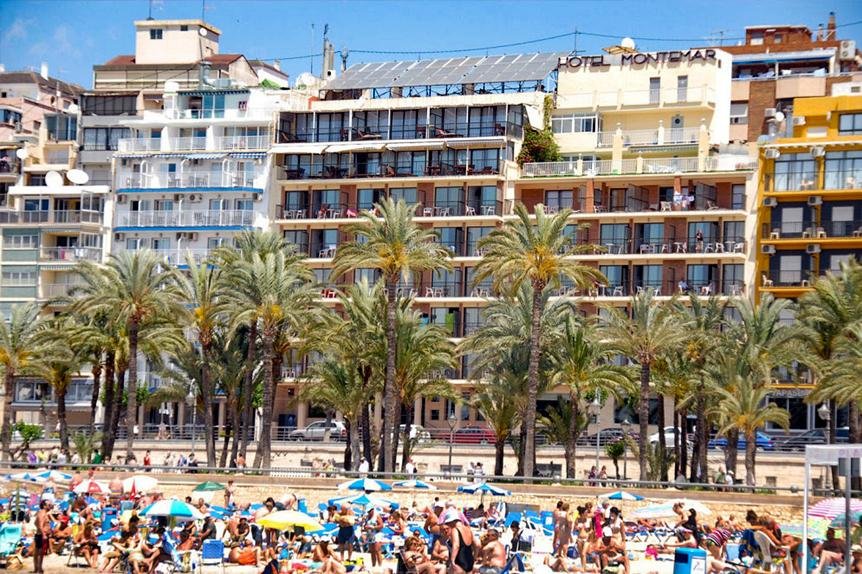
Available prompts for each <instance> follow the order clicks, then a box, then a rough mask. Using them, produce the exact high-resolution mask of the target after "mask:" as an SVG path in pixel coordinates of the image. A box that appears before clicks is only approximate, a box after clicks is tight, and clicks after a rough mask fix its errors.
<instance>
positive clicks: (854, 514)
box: [829, 510, 862, 529]
mask: <svg viewBox="0 0 862 574" xmlns="http://www.w3.org/2000/svg"><path fill="white" fill-rule="evenodd" d="M860 519H862V510H851V511H850V525H851V526H855V525H856V524H859V520H860ZM846 523H847V515H846V514H845V513H843V512H842V513H841V514H839V515H838V516H836V517H835V518H833V519H832V522H830V523H829V527H830V528H842V529H843V528H844V526H845V525H846Z"/></svg>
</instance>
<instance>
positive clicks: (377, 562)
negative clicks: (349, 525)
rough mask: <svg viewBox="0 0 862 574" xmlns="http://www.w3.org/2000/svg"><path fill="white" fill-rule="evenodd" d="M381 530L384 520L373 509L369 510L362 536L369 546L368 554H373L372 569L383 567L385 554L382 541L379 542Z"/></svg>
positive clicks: (363, 524)
mask: <svg viewBox="0 0 862 574" xmlns="http://www.w3.org/2000/svg"><path fill="white" fill-rule="evenodd" d="M381 530H383V519H382V518H381V517H380V514H378V513H377V511H376V510H375V509H374V508H373V507H372V508H370V509H368V514H366V515H365V521H364V522H363V523H362V535H363V537H364V539H365V543H366V545H367V546H368V553H369V554H371V566H372V567H374V566H383V552H382V551H381V544H380V541H379V540H377V535H378V534H379V533H380V531H381Z"/></svg>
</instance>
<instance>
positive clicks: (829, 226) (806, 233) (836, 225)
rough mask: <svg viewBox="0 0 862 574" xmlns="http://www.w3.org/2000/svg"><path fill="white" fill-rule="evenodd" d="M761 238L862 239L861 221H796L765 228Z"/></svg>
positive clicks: (772, 239)
mask: <svg viewBox="0 0 862 574" xmlns="http://www.w3.org/2000/svg"><path fill="white" fill-rule="evenodd" d="M761 237H762V238H763V239H765V240H768V241H779V240H782V239H791V240H792V239H846V238H862V220H860V221H823V222H821V223H819V224H818V223H817V222H815V221H796V222H784V223H776V224H775V225H774V226H772V227H770V226H764V228H763V231H762V235H761Z"/></svg>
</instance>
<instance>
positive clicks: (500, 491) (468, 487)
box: [458, 482, 512, 496]
mask: <svg viewBox="0 0 862 574" xmlns="http://www.w3.org/2000/svg"><path fill="white" fill-rule="evenodd" d="M458 492H466V493H467V494H476V493H477V492H479V493H481V494H482V495H484V494H485V493H488V494H491V495H493V496H511V495H512V493H511V492H510V491H508V490H506V489H505V488H500V487H499V486H494V485H493V484H488V483H487V482H477V483H474V484H462V485H461V486H459V487H458Z"/></svg>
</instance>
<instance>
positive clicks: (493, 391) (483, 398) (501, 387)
mask: <svg viewBox="0 0 862 574" xmlns="http://www.w3.org/2000/svg"><path fill="white" fill-rule="evenodd" d="M524 382H525V381H524V377H519V376H518V375H517V374H515V373H512V372H505V371H504V372H499V373H496V374H495V375H494V376H493V377H492V378H491V379H490V380H483V381H480V382H479V383H478V384H477V385H476V388H475V389H474V391H473V395H472V397H471V399H470V404H471V405H472V406H473V407H474V408H475V409H476V410H478V411H479V412H480V413H482V416H483V417H484V418H485V421H487V423H488V426H489V427H490V428H491V430H492V431H494V474H495V475H497V476H501V475H502V474H503V463H504V461H505V448H506V440H507V439H508V438H509V437H510V436H511V435H512V432H513V431H514V430H515V429H516V428H517V427H518V425H519V424H520V422H521V421H520V415H521V412H522V408H521V405H520V404H519V401H518V398H519V397H520V396H521V395H520V394H519V393H520V391H521V390H522V389H523V387H524Z"/></svg>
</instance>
